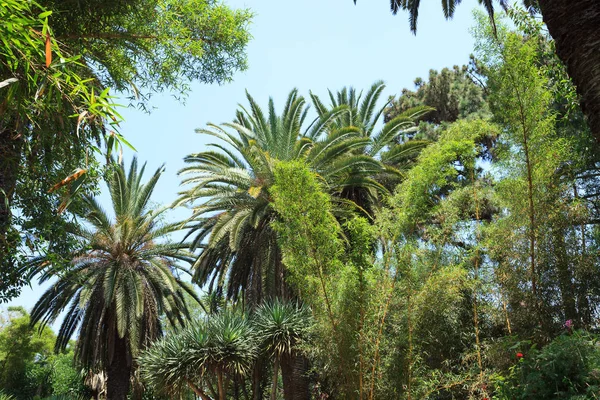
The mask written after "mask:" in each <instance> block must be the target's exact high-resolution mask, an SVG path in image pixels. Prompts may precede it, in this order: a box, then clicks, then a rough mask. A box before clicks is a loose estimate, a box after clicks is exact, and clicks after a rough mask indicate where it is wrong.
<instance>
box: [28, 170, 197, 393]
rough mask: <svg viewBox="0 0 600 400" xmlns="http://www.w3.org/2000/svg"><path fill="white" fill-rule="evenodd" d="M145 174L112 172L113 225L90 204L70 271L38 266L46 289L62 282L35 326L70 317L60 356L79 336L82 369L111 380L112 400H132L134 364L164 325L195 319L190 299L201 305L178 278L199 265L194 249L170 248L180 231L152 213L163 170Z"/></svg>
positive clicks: (36, 312)
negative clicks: (187, 266) (186, 267)
mask: <svg viewBox="0 0 600 400" xmlns="http://www.w3.org/2000/svg"><path fill="white" fill-rule="evenodd" d="M143 173H144V167H142V168H141V170H140V171H138V166H137V161H136V160H135V159H134V160H133V161H132V163H131V167H130V168H129V171H126V169H125V166H124V165H123V164H119V165H114V168H113V170H112V172H111V173H110V174H109V176H108V178H107V185H108V188H109V189H110V194H111V200H112V207H113V209H114V215H115V216H114V219H111V218H110V216H109V215H108V214H107V213H106V212H105V211H104V210H103V209H102V207H101V206H100V204H99V203H98V201H97V200H96V199H95V198H94V197H91V196H88V197H86V198H85V199H84V204H85V208H84V210H83V211H80V212H79V214H80V217H81V218H82V219H83V220H84V221H85V222H86V225H85V226H84V225H80V226H73V228H72V232H71V234H72V235H73V236H74V237H76V238H77V239H78V240H80V241H81V243H82V247H81V250H79V251H78V252H77V253H75V254H73V255H72V268H71V269H70V270H69V271H67V272H65V273H63V274H61V275H56V274H54V273H53V270H52V268H51V264H52V260H45V259H44V258H40V259H37V260H35V261H34V265H35V268H34V269H33V273H42V277H41V279H40V280H41V281H42V282H43V281H46V280H48V279H49V278H51V277H57V278H58V279H57V281H56V282H55V283H54V284H52V286H50V288H49V289H48V290H47V291H46V292H45V293H44V294H43V295H42V297H41V298H40V299H39V300H38V302H37V303H36V304H35V306H34V307H33V310H32V313H31V321H32V324H35V323H38V322H41V323H42V324H47V323H53V322H54V321H55V320H56V318H57V317H58V316H59V315H60V314H61V313H62V312H63V311H67V313H66V315H65V318H64V320H63V322H62V325H61V327H60V330H59V332H58V336H57V340H56V349H57V350H61V349H64V348H65V346H66V345H67V344H68V342H69V340H70V339H71V337H72V336H73V335H74V334H75V332H76V331H77V329H78V328H79V333H78V338H77V344H76V347H75V357H76V358H77V359H78V361H80V362H81V363H82V365H83V367H85V368H88V369H90V370H94V371H104V372H105V373H106V377H107V396H108V398H109V399H111V400H112V399H125V398H126V396H127V393H128V391H129V386H130V377H131V375H132V369H133V368H134V367H135V358H136V356H137V355H138V353H139V351H140V350H141V349H144V348H145V347H147V346H148V345H149V344H150V343H152V342H153V341H154V340H156V339H157V338H159V337H160V336H162V331H163V322H162V319H161V318H160V317H161V316H163V315H164V316H165V317H166V319H167V320H168V321H169V322H170V323H171V324H172V325H183V323H184V321H185V319H186V318H187V317H188V315H189V311H188V307H187V305H186V301H185V297H184V294H185V293H187V294H189V295H190V296H192V298H194V299H196V300H198V299H197V297H196V294H195V292H194V290H193V288H192V287H191V286H190V285H188V284H186V283H184V282H182V281H181V280H180V279H179V278H178V277H177V276H175V275H174V273H173V271H174V270H175V269H177V268H180V266H179V262H181V261H183V262H192V261H193V258H192V257H191V255H190V254H189V253H187V252H186V250H185V248H186V247H188V245H187V244H185V243H179V242H176V243H174V242H170V241H168V238H167V235H168V234H170V233H171V232H173V231H175V230H176V229H177V228H178V226H177V225H172V224H161V217H162V212H163V210H160V209H159V210H157V209H154V208H152V207H151V206H150V196H151V195H152V191H153V190H154V188H155V185H156V182H157V181H158V179H159V177H160V175H161V173H162V168H159V169H158V170H157V171H156V172H155V173H154V175H153V176H152V177H151V178H150V180H149V181H148V182H147V183H145V184H144V183H142V175H143Z"/></svg>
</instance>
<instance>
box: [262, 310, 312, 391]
mask: <svg viewBox="0 0 600 400" xmlns="http://www.w3.org/2000/svg"><path fill="white" fill-rule="evenodd" d="M253 322H254V326H255V327H256V331H257V335H258V338H259V340H260V342H261V345H262V348H263V351H265V352H266V353H267V354H268V355H269V357H271V358H272V359H273V381H272V384H271V400H274V399H276V398H277V381H278V374H279V366H280V365H282V367H283V368H282V373H283V375H287V374H288V373H289V372H290V371H291V370H292V365H291V364H292V361H293V358H294V356H298V354H297V352H298V348H297V345H298V343H299V342H300V341H302V340H304V339H306V338H307V337H308V334H309V331H310V326H311V324H312V318H311V314H310V310H309V309H308V307H305V306H302V305H300V304H297V303H291V302H284V301H281V300H279V299H274V300H272V301H268V302H265V303H263V304H262V305H261V306H260V307H258V309H257V310H256V313H255V314H254V316H253ZM293 380H294V377H292V376H289V377H288V376H285V377H284V379H283V385H284V386H283V391H284V393H285V394H286V395H287V396H285V398H288V397H289V393H293V391H294V388H293V387H290V386H292V385H290V383H291V384H293Z"/></svg>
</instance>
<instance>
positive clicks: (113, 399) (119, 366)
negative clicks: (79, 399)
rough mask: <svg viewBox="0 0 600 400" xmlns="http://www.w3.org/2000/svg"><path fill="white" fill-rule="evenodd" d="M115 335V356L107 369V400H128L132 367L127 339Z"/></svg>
mask: <svg viewBox="0 0 600 400" xmlns="http://www.w3.org/2000/svg"><path fill="white" fill-rule="evenodd" d="M115 335H116V336H117V337H116V339H115V350H114V352H115V354H114V357H113V360H112V363H111V364H110V365H109V366H108V368H107V369H106V377H107V385H106V399H107V400H126V399H127V394H128V393H129V379H130V377H131V365H130V363H129V362H128V360H127V339H124V338H120V337H118V334H117V333H116V332H115Z"/></svg>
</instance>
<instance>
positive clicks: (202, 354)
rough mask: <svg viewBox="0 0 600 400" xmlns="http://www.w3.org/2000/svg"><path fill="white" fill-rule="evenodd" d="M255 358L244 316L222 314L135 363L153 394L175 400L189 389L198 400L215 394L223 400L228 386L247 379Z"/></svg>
mask: <svg viewBox="0 0 600 400" xmlns="http://www.w3.org/2000/svg"><path fill="white" fill-rule="evenodd" d="M257 355H258V340H257V338H256V334H255V330H254V329H253V327H252V325H251V324H250V321H249V320H248V318H247V316H246V315H244V314H240V313H235V312H232V311H229V310H225V311H223V312H222V313H220V314H217V315H212V316H210V317H209V318H208V319H207V320H206V321H195V322H193V323H192V324H190V326H188V327H186V328H185V329H184V330H182V331H181V332H179V333H177V334H173V335H169V336H167V337H165V338H164V339H162V340H160V341H158V342H156V343H155V344H154V345H152V347H150V349H148V350H147V351H146V352H145V353H144V354H143V355H142V356H141V358H140V363H141V365H142V376H143V379H144V380H145V381H146V382H148V384H149V385H150V386H151V387H152V388H153V389H154V390H155V392H156V393H159V394H163V395H166V396H169V397H175V396H179V395H181V394H183V393H184V392H185V391H186V390H187V389H188V388H189V389H192V390H193V391H194V393H196V395H198V396H199V397H201V398H202V399H211V397H210V395H209V394H208V393H214V394H217V395H218V398H219V399H220V400H224V399H225V398H226V396H227V384H228V383H229V382H231V381H234V380H236V379H240V378H243V377H246V376H247V375H248V374H249V373H250V372H251V370H252V365H253V363H254V361H255V359H256V357H257ZM215 383H216V389H215ZM214 394H213V395H214Z"/></svg>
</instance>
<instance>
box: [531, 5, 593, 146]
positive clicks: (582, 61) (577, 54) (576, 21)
mask: <svg viewBox="0 0 600 400" xmlns="http://www.w3.org/2000/svg"><path fill="white" fill-rule="evenodd" d="M538 2H539V5H540V9H541V11H542V16H543V18H544V22H545V23H546V26H547V27H548V31H549V32H550V35H552V37H553V38H554V40H555V42H556V52H557V54H558V56H559V58H560V59H561V60H562V62H563V63H564V64H565V65H566V67H567V72H568V74H569V76H570V77H571V79H572V80H573V83H575V85H576V86H577V92H578V93H579V95H580V96H581V108H582V110H583V112H584V114H585V115H586V117H587V119H588V123H589V125H590V128H591V130H592V133H593V134H594V136H595V137H596V140H598V141H600V68H598V66H599V65H600V1H598V0H539V1H538Z"/></svg>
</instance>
